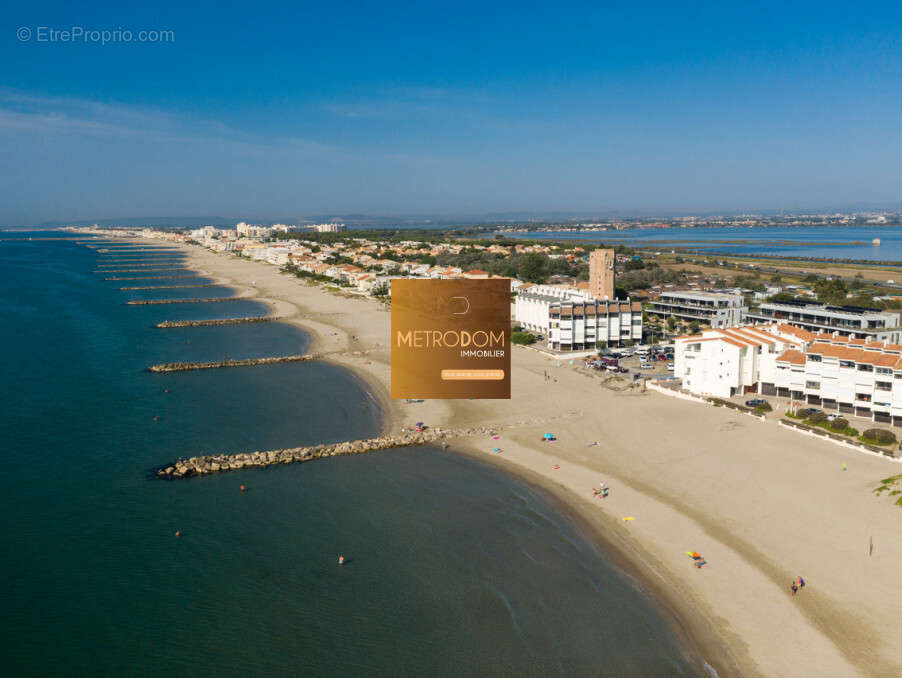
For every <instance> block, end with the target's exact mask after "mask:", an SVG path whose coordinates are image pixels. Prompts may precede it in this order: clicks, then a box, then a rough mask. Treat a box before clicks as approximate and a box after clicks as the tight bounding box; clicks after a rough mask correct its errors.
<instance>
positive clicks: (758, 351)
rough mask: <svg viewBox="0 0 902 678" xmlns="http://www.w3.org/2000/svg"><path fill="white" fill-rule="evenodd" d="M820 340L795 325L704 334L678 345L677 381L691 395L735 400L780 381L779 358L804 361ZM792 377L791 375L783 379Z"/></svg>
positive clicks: (741, 328) (683, 338)
mask: <svg viewBox="0 0 902 678" xmlns="http://www.w3.org/2000/svg"><path fill="white" fill-rule="evenodd" d="M813 339H814V335H812V334H810V333H809V332H805V331H804V330H800V329H798V328H794V327H792V326H790V325H769V326H767V327H739V328H731V329H730V328H722V329H709V330H704V331H703V332H702V333H701V334H696V335H693V336H691V337H679V338H677V339H676V340H675V341H674V376H675V377H677V378H678V379H681V380H682V385H683V388H684V389H686V390H687V391H690V392H691V393H696V394H702V395H713V396H717V397H719V398H729V397H730V396H733V395H736V394H740V393H759V392H761V384H763V383H767V384H774V383H776V382H777V380H778V370H777V358H778V357H779V356H784V357H786V356H787V355H789V357H793V355H794V354H787V352H788V351H791V350H792V351H795V352H796V353H797V354H798V355H802V351H804V349H805V347H806V346H807V343H808V342H809V341H813ZM782 376H784V377H788V376H789V375H788V374H786V375H782Z"/></svg>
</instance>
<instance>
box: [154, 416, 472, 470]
mask: <svg viewBox="0 0 902 678" xmlns="http://www.w3.org/2000/svg"><path fill="white" fill-rule="evenodd" d="M484 432H485V429H484V428H463V429H442V428H430V429H426V430H425V431H416V432H414V431H411V432H407V433H401V434H399V435H385V436H380V437H378V438H368V439H366V440H355V441H350V442H344V443H332V444H329V445H313V446H311V447H292V448H288V449H284V450H269V451H266V452H247V453H244V454H207V455H203V456H199V457H190V458H188V459H179V460H178V461H175V462H172V463H171V464H166V465H165V466H161V467H159V468H158V469H157V470H156V474H157V475H158V476H160V477H162V478H188V477H190V476H204V475H209V474H211V473H219V472H222V471H237V470H239V469H246V468H262V467H264V466H275V465H276V464H294V463H299V462H305V461H312V460H314V459H323V458H325V457H337V456H340V455H344V454H364V453H366V452H373V451H376V450H388V449H392V448H395V447H410V446H413V445H428V444H429V443H435V442H439V441H442V440H446V439H448V438H460V437H465V436H472V435H480V434H483V433H484Z"/></svg>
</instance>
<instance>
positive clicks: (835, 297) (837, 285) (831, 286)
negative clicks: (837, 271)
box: [814, 279, 847, 305]
mask: <svg viewBox="0 0 902 678" xmlns="http://www.w3.org/2000/svg"><path fill="white" fill-rule="evenodd" d="M846 292H847V291H846V284H845V283H844V282H843V281H842V280H836V279H834V280H818V281H817V282H816V283H815V284H814V293H815V294H816V295H817V300H818V301H819V302H821V303H822V304H834V305H839V304H844V303H845V301H846Z"/></svg>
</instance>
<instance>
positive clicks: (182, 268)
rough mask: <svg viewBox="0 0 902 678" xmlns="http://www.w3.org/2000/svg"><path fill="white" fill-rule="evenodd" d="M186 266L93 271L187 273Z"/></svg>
mask: <svg viewBox="0 0 902 678" xmlns="http://www.w3.org/2000/svg"><path fill="white" fill-rule="evenodd" d="M186 270H187V269H186V268H185V267H184V266H179V267H178V268H123V269H121V270H116V271H107V270H103V271H93V272H94V273H162V272H163V271H186Z"/></svg>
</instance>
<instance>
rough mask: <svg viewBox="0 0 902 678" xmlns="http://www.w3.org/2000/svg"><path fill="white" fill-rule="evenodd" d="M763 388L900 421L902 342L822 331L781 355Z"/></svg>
mask: <svg viewBox="0 0 902 678" xmlns="http://www.w3.org/2000/svg"><path fill="white" fill-rule="evenodd" d="M778 368H779V371H778V374H777V378H776V380H775V382H774V383H773V384H772V385H771V384H763V385H762V393H765V394H770V395H782V396H785V397H790V398H793V399H795V400H801V401H804V402H806V403H808V404H809V405H815V406H817V407H820V408H823V409H824V410H826V411H834V412H840V413H842V414H844V415H848V416H854V417H861V418H865V419H870V420H871V421H875V422H883V423H889V424H893V425H894V426H902V345H900V344H890V343H887V342H882V341H867V340H864V339H849V338H848V337H843V336H839V335H828V334H819V335H817V338H816V341H815V342H814V343H812V344H811V345H810V346H808V349H807V351H806V352H805V353H804V354H803V355H801V356H799V355H788V356H781V357H780V358H778Z"/></svg>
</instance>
